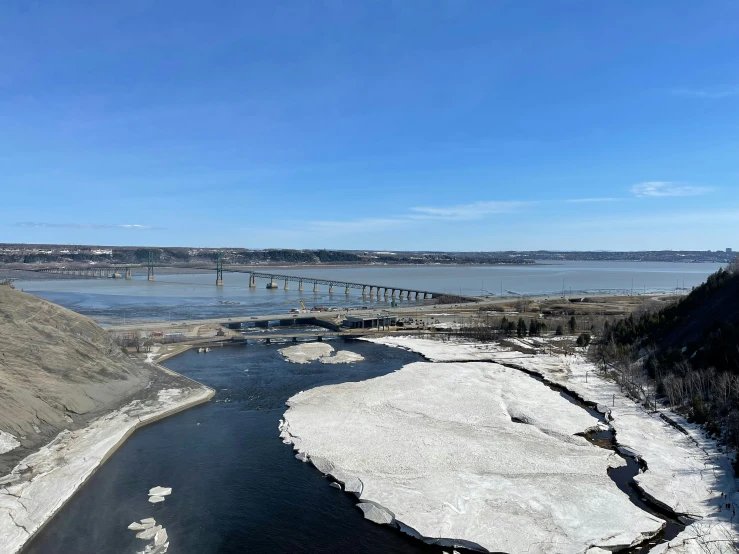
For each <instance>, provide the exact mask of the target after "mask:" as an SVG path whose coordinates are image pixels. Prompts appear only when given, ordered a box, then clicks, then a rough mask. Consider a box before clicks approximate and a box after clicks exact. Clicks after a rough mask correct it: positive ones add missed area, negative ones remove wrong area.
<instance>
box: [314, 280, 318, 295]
mask: <svg viewBox="0 0 739 554" xmlns="http://www.w3.org/2000/svg"><path fill="white" fill-rule="evenodd" d="M313 294H318V283H316V282H315V281H313Z"/></svg>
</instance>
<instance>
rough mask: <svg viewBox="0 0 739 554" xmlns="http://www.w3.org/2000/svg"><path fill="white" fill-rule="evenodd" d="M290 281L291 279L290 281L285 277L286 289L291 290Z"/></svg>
mask: <svg viewBox="0 0 739 554" xmlns="http://www.w3.org/2000/svg"><path fill="white" fill-rule="evenodd" d="M288 283H290V281H288V280H287V279H285V290H289V289H290V285H289V284H288Z"/></svg>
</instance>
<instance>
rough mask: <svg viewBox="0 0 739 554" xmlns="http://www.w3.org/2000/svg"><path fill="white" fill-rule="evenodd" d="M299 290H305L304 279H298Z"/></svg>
mask: <svg viewBox="0 0 739 554" xmlns="http://www.w3.org/2000/svg"><path fill="white" fill-rule="evenodd" d="M298 290H299V291H301V292H302V290H303V280H302V279H301V280H300V281H298Z"/></svg>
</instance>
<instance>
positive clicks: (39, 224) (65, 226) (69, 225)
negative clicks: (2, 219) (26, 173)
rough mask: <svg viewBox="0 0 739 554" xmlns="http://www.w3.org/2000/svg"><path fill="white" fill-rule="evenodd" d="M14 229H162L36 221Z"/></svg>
mask: <svg viewBox="0 0 739 554" xmlns="http://www.w3.org/2000/svg"><path fill="white" fill-rule="evenodd" d="M15 226H16V227H39V228H51V229H129V230H137V231H151V230H154V229H163V227H154V226H152V225H138V224H135V223H127V224H113V223H44V222H38V221H21V222H19V223H16V224H15Z"/></svg>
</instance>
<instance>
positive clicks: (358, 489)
mask: <svg viewBox="0 0 739 554" xmlns="http://www.w3.org/2000/svg"><path fill="white" fill-rule="evenodd" d="M344 490H345V491H346V492H353V493H354V494H356V495H357V496H361V495H362V480H361V479H359V478H358V477H349V479H347V480H346V482H344Z"/></svg>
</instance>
